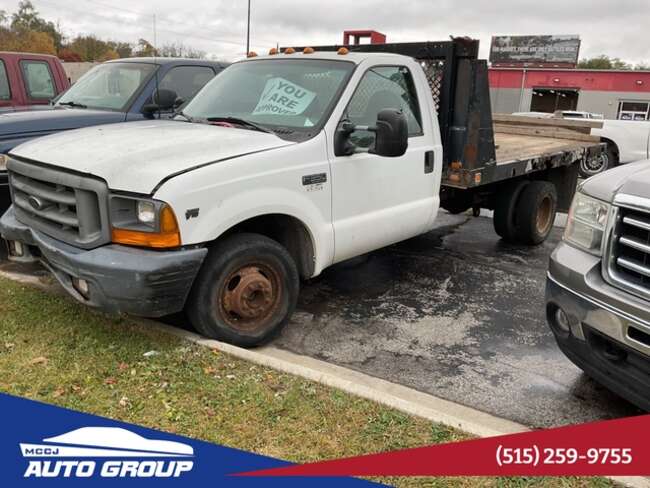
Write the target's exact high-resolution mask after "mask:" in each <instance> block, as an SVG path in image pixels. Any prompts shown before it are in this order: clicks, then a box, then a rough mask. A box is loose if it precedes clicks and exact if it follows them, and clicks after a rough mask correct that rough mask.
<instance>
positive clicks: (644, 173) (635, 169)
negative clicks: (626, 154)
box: [580, 160, 650, 202]
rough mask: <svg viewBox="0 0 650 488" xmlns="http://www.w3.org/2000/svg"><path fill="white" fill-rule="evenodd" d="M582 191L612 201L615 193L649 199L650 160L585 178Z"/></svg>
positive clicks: (625, 165)
mask: <svg viewBox="0 0 650 488" xmlns="http://www.w3.org/2000/svg"><path fill="white" fill-rule="evenodd" d="M580 188H581V191H582V192H583V193H586V194H587V195H590V196H592V197H594V198H598V199H600V200H604V201H606V202H612V201H613V200H614V197H615V196H616V195H617V194H626V195H634V196H637V197H643V198H648V199H650V160H644V161H638V162H636V163H629V164H624V165H621V166H618V167H616V168H613V169H610V170H607V171H605V172H604V173H601V174H599V175H596V176H592V177H591V178H589V179H588V180H585V181H584V183H582V186H581V187H580Z"/></svg>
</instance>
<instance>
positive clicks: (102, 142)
mask: <svg viewBox="0 0 650 488" xmlns="http://www.w3.org/2000/svg"><path fill="white" fill-rule="evenodd" d="M291 144H295V143H293V142H288V141H285V140H283V139H280V138H279V137H277V136H275V135H273V134H267V133H265V132H258V131H253V130H246V129H237V128H229V127H220V126H214V125H208V124H198V123H189V122H181V121H173V120H154V121H142V122H129V123H123V124H112V125H103V126H97V127H88V128H85V129H79V130H75V131H69V132H64V133H60V134H54V135H51V136H47V137H42V138H39V139H38V140H35V141H30V142H27V143H26V144H22V145H20V146H18V147H17V148H15V149H14V150H13V151H11V153H10V154H11V155H12V156H17V157H20V158H25V159H30V160H33V161H39V162H42V163H46V164H49V165H54V166H60V167H62V168H66V169H71V170H74V171H77V172H81V173H85V174H90V175H94V176H98V177H100V178H103V179H104V180H106V182H107V183H108V186H109V188H111V189H113V190H126V191H132V192H136V193H146V194H149V193H152V192H153V190H154V189H155V188H156V186H157V185H158V183H159V182H161V181H162V180H163V179H165V178H167V177H169V176H172V175H174V174H178V173H182V172H185V171H188V170H191V169H193V168H196V167H198V166H203V165H205V164H210V163H217V162H219V161H223V160H230V159H233V158H236V157H238V156H243V155H246V154H251V153H255V152H259V151H264V150H268V149H274V148H279V147H283V146H287V145H291Z"/></svg>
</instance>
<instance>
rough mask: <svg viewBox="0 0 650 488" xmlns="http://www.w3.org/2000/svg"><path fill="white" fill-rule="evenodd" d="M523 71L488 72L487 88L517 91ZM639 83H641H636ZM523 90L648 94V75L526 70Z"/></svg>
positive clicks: (649, 78) (649, 77) (492, 69)
mask: <svg viewBox="0 0 650 488" xmlns="http://www.w3.org/2000/svg"><path fill="white" fill-rule="evenodd" d="M523 75H524V73H523V70H519V69H495V68H490V70H489V79H490V87H491V88H517V89H520V88H521V82H522V77H523ZM638 82H641V83H638ZM524 87H525V88H553V87H556V88H580V89H582V90H586V91H618V92H640V93H648V92H650V72H646V71H629V72H618V71H616V72H611V71H610V72H604V71H584V70H527V71H526V78H525V81H524Z"/></svg>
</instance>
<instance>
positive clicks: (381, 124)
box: [368, 108, 409, 158]
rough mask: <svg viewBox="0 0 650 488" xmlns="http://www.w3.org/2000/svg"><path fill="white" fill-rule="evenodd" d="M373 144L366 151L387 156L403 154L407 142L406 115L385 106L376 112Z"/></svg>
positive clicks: (393, 156)
mask: <svg viewBox="0 0 650 488" xmlns="http://www.w3.org/2000/svg"><path fill="white" fill-rule="evenodd" d="M374 129H375V145H374V147H371V148H370V150H369V151H368V152H369V153H371V154H378V155H379V156H385V157H388V158H396V157H399V156H403V155H404V153H405V152H406V149H407V148H408V144H409V130H408V121H407V120H406V115H404V112H402V111H401V110H397V109H394V108H386V109H384V110H382V111H381V112H379V113H378V114H377V124H376V126H375V128H374Z"/></svg>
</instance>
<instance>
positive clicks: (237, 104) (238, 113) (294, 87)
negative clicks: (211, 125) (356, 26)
mask: <svg viewBox="0 0 650 488" xmlns="http://www.w3.org/2000/svg"><path fill="white" fill-rule="evenodd" d="M353 68H354V64H353V63H351V62H349V61H334V60H333V61H329V60H320V59H314V60H307V59H286V58H278V59H264V60H256V61H245V62H241V63H237V64H233V65H231V66H230V67H228V68H227V69H226V70H224V71H223V72H222V73H221V74H220V75H219V76H218V77H216V78H215V79H214V80H212V81H211V82H210V83H208V84H207V85H206V86H205V88H204V89H203V90H201V91H200V92H199V93H198V95H197V96H196V97H195V98H194V99H193V100H192V101H191V102H190V103H189V104H188V105H187V107H186V108H185V109H184V110H183V113H184V114H186V115H188V116H189V117H192V118H194V119H210V118H237V119H241V120H246V121H249V122H253V123H255V124H258V125H262V126H265V127H267V128H270V129H271V130H273V128H274V127H283V128H291V129H295V130H298V129H305V128H312V127H316V126H320V125H321V124H323V123H324V122H325V119H326V118H327V116H328V115H329V112H330V110H331V106H332V104H333V101H334V100H335V97H336V95H337V94H338V92H339V91H340V90H341V89H342V88H343V87H344V86H345V83H346V82H347V79H348V77H349V75H350V73H351V72H352V70H353Z"/></svg>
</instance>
